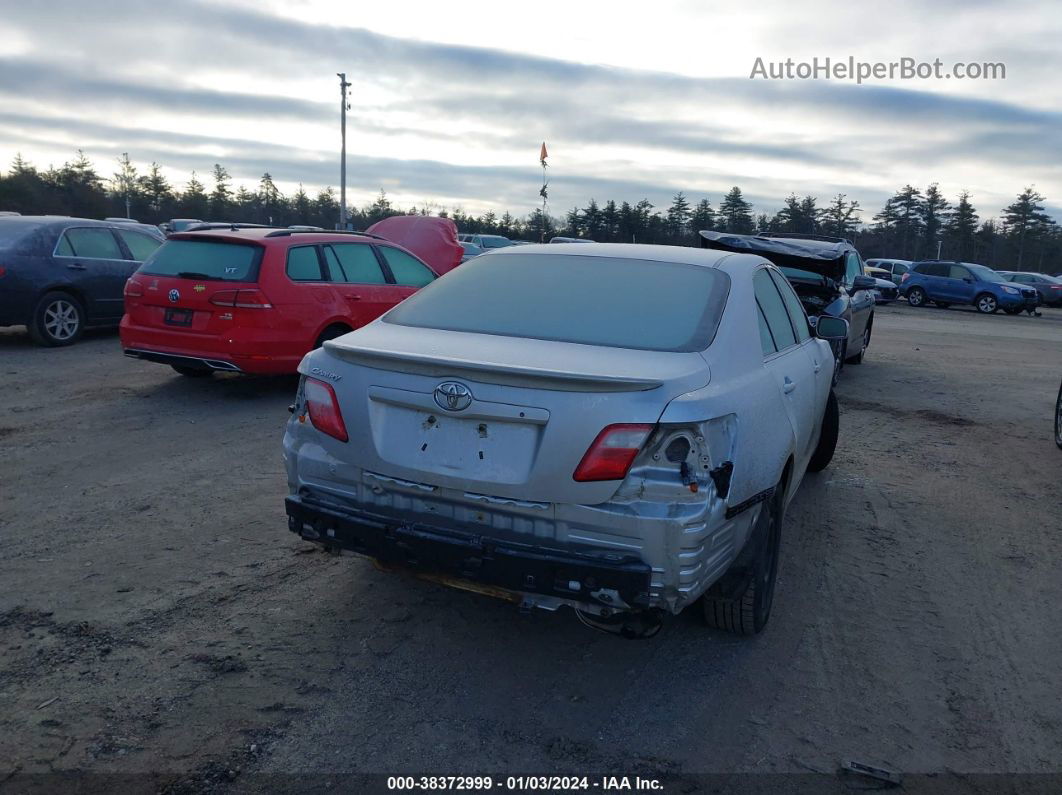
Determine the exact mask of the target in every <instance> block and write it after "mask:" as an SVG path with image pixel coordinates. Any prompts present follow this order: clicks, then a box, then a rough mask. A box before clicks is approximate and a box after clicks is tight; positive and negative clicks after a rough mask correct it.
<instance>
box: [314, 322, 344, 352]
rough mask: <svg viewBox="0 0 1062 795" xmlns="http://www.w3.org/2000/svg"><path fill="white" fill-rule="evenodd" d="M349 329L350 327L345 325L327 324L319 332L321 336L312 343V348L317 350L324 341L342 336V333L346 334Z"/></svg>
mask: <svg viewBox="0 0 1062 795" xmlns="http://www.w3.org/2000/svg"><path fill="white" fill-rule="evenodd" d="M350 331H351V329H349V328H347V327H346V326H329V327H328V328H326V329H325V330H324V331H322V332H321V336H320V337H318V338H317V342H315V343H314V344H313V349H314V350H317V349H318V348H320V347H321V346H322V345H324V344H325V343H326V342H328V340H334V339H335V338H336V337H342V336H343V335H344V334H347V333H349V332H350Z"/></svg>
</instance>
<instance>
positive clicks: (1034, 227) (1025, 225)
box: [1003, 187, 1055, 270]
mask: <svg viewBox="0 0 1062 795" xmlns="http://www.w3.org/2000/svg"><path fill="white" fill-rule="evenodd" d="M1043 201H1044V197H1043V196H1041V195H1040V194H1039V193H1037V192H1036V191H1035V190H1033V189H1032V188H1031V187H1029V188H1026V189H1025V190H1023V191H1022V192H1021V193H1019V194H1018V198H1017V199H1015V201H1014V203H1013V204H1010V205H1008V206H1007V207H1004V208H1003V232H1004V234H1006V235H1007V237H1008V238H1010V239H1011V240H1012V241H1013V242H1014V243H1016V245H1017V261H1016V263H1015V267H1016V268H1017V269H1018V270H1021V269H1022V264H1023V262H1024V258H1025V247H1026V243H1027V242H1028V241H1029V240H1030V239H1033V240H1035V239H1037V238H1039V237H1041V236H1043V235H1044V233H1045V232H1048V231H1049V230H1050V227H1052V226H1053V225H1054V223H1055V222H1054V220H1053V219H1052V218H1051V217H1050V216H1049V215H1048V214H1047V213H1045V212H1044V208H1043V204H1042V202H1043Z"/></svg>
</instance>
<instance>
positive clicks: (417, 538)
mask: <svg viewBox="0 0 1062 795" xmlns="http://www.w3.org/2000/svg"><path fill="white" fill-rule="evenodd" d="M846 334H847V323H846V322H845V321H844V320H842V319H839V318H828V317H823V318H820V319H819V320H818V328H817V329H815V328H812V326H811V324H810V323H809V321H808V318H807V316H806V314H805V312H804V310H803V308H802V307H801V304H800V301H799V300H798V298H797V296H796V294H795V293H794V292H793V289H792V288H791V287H790V286H789V283H788V282H787V281H786V279H785V278H784V277H783V276H782V275H781V273H780V272H779V271H778V270H777V269H776V268H775V267H774V266H773V265H771V264H770V263H769V262H767V260H765V259H763V258H761V257H759V256H756V255H753V254H732V253H727V252H722V251H715V250H707V249H694V248H681V247H672V246H649V245H625V244H597V245H593V246H586V245H579V244H569V245H563V244H554V245H548V244H547V245H536V246H522V247H510V248H506V249H505V250H502V251H498V252H493V253H488V254H483V255H481V256H479V257H476V258H474V259H472V260H470V261H469V262H467V263H465V264H464V265H462V266H461V267H460V268H457V269H455V270H453V271H451V272H450V273H448V274H447V275H446V276H444V277H443V278H440V279H439V280H437V281H436V282H434V283H432V284H431V285H429V286H428V287H426V288H424V289H423V290H421V291H420V292H418V293H417V294H416V295H414V296H411V297H410V298H408V299H407V300H406V301H404V302H403V303H402V304H400V305H398V306H397V307H395V308H394V309H392V310H391V311H390V312H388V313H387V314H385V315H384V316H383V317H381V318H380V319H378V320H376V321H374V322H373V323H370V324H369V325H368V326H365V327H364V328H361V329H358V330H356V331H354V332H351V333H350V334H347V335H345V336H342V337H339V338H337V339H334V340H331V341H329V342H326V343H325V345H324V347H323V348H320V349H318V350H315V351H313V352H312V353H310V354H308V355H307V356H306V358H305V359H304V360H303V361H302V364H301V365H300V367H299V372H300V373H301V376H302V378H301V382H300V386H299V390H298V394H297V397H296V401H295V404H294V406H293V407H292V411H293V414H292V418H291V420H290V422H289V424H288V427H287V431H286V433H285V436H284V456H285V461H286V466H287V474H288V484H289V490H290V495H289V496H288V498H287V500H286V508H287V514H288V525H289V529H291V530H292V531H293V532H295V533H297V534H299V535H301V536H302V537H303V538H305V539H307V540H310V541H314V542H318V543H321V544H324V545H326V546H329V547H333V548H336V549H340V550H350V551H353V552H356V553H361V554H364V555H368V556H371V557H373V558H376V559H378V560H380V561H382V562H384V563H386V564H390V565H392V566H399V567H404V568H409V569H413V570H414V571H420V572H426V573H428V574H430V575H431V576H432V578H434V579H443V580H444V581H447V582H450V583H451V584H454V583H459V584H460V585H461V586H462V587H467V588H471V589H472V590H481V591H484V592H489V593H492V594H495V595H498V594H501V595H505V596H507V597H508V598H511V599H513V601H518V602H520V603H521V604H522V605H523V606H525V607H532V606H534V607H541V608H546V609H551V610H552V609H556V608H558V607H560V606H563V605H567V606H570V607H573V608H575V609H576V610H577V611H578V613H579V615H580V617H581V618H582V619H583V620H584V621H587V622H588V623H594V624H595V625H598V626H603V627H604V626H607V627H609V628H615V627H618V628H620V629H622V630H626V631H627V632H628V633H630V632H635V633H636V632H638V631H639V628H644V627H646V626H649V625H651V624H652V623H653V622H654V621H655V622H657V623H658V622H659V620H660V617H661V616H662V614H663V613H677V612H679V611H680V610H682V609H683V608H685V607H687V606H688V605H690V604H693V603H695V602H697V601H698V600H700V604H701V605H702V607H703V611H704V616H705V618H706V619H707V621H708V623H709V624H711V625H713V626H716V627H720V628H723V629H727V630H731V631H733V632H736V633H738V634H753V633H756V632H759V631H760V630H761V629H762V628H763V626H764V625H765V624H766V622H767V618H768V616H769V615H770V610H771V603H772V600H773V593H774V582H775V576H776V571H777V565H778V550H779V537H780V536H779V533H780V530H781V524H782V515H783V512H784V509H785V506H786V505H787V504H788V502H789V500H790V499H791V498H792V496H793V494H794V493H795V491H796V489H797V487H798V485H799V484H800V481H801V479H802V477H803V476H804V473H805V471H807V470H809V469H810V470H813V471H814V470H819V469H822V468H824V467H825V466H826V465H827V464H828V463H829V461H830V459H831V457H832V455H833V449H834V444H835V442H836V439H837V402H836V399H835V398H834V396H833V392H832V390H831V376H832V373H833V367H832V362H833V355H832V352H831V348H830V345H829V343H828V342H827V341H826V340H825V339H820V338H825V337H830V338H842V339H843V338H844V337H845V335H846Z"/></svg>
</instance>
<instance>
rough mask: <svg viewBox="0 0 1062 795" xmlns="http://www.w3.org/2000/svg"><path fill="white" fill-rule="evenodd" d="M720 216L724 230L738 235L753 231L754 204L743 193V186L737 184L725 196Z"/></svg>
mask: <svg viewBox="0 0 1062 795" xmlns="http://www.w3.org/2000/svg"><path fill="white" fill-rule="evenodd" d="M719 217H720V218H721V219H722V222H723V230H724V231H726V232H730V233H732V234H737V235H748V234H751V233H752V205H751V204H749V203H748V202H747V201H745V198H744V197H743V196H742V195H741V188H739V187H737V186H736V185H735V186H734V187H733V188H731V189H730V192H729V193H728V194H727V195H726V196H725V197H724V198H723V202H722V204H720V205H719Z"/></svg>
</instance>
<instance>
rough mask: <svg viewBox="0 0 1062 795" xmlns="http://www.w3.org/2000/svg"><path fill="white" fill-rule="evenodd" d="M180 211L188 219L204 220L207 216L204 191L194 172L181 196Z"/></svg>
mask: <svg viewBox="0 0 1062 795" xmlns="http://www.w3.org/2000/svg"><path fill="white" fill-rule="evenodd" d="M180 210H181V213H182V215H185V216H187V217H188V218H206V216H207V195H206V190H205V189H204V188H203V183H202V182H200V181H199V177H198V176H196V173H195V172H194V171H193V172H192V177H191V179H189V180H188V187H187V188H185V189H184V193H182V194H181V202H180Z"/></svg>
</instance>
